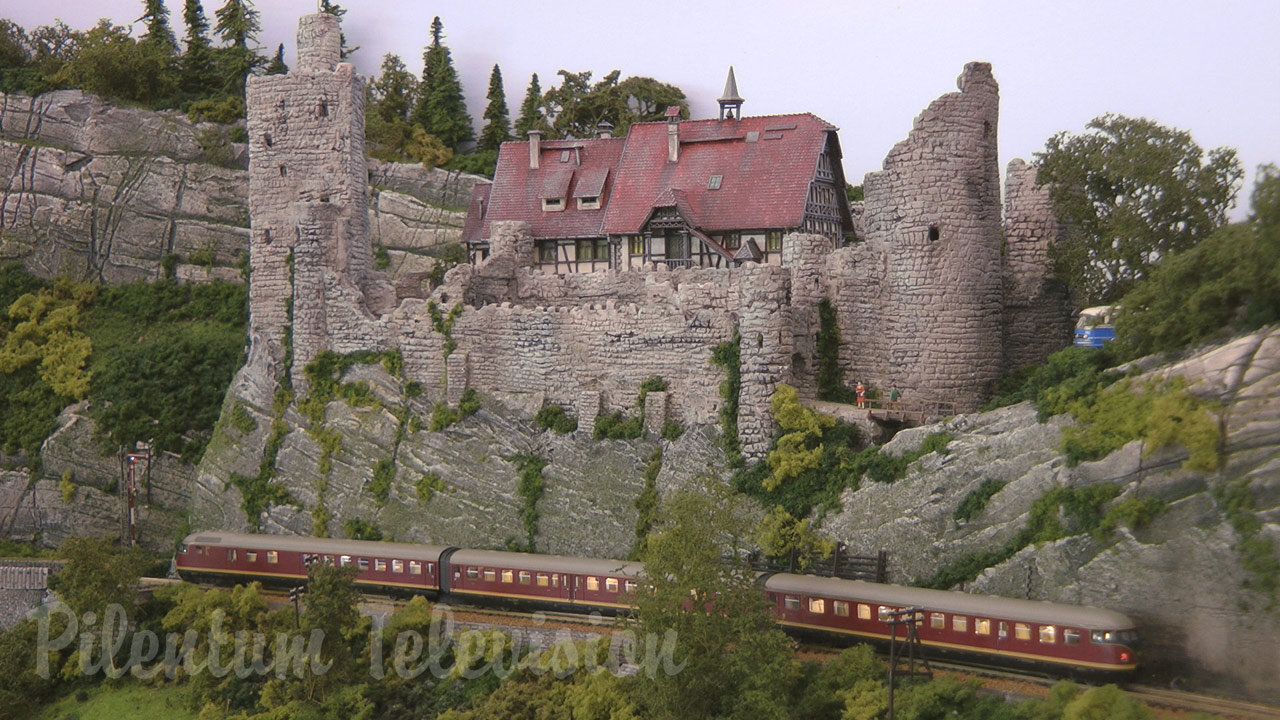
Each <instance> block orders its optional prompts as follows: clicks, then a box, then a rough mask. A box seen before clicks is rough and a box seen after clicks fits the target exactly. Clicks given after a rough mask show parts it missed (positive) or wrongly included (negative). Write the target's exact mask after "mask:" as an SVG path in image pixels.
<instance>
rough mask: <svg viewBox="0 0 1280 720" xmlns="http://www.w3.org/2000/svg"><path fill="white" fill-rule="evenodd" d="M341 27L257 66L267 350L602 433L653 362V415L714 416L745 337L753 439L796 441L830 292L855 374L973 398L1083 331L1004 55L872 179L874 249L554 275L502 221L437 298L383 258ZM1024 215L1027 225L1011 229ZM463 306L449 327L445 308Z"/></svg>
mask: <svg viewBox="0 0 1280 720" xmlns="http://www.w3.org/2000/svg"><path fill="white" fill-rule="evenodd" d="M339 50H340V31H339V26H338V20H337V18H335V17H333V16H331V15H327V14H316V15H309V16H306V17H304V18H302V20H301V22H300V23H299V31H298V63H297V67H296V69H294V70H292V71H291V72H289V73H288V74H286V75H272V76H262V77H255V78H251V79H250V83H249V87H248V117H249V120H248V131H249V140H250V163H249V172H250V196H251V199H250V213H251V234H252V241H251V256H250V260H251V263H252V281H251V293H250V298H251V308H250V332H251V345H252V352H251V353H250V358H251V359H250V362H251V363H254V362H265V363H270V364H271V366H272V367H271V368H270V370H271V371H273V372H274V375H275V376H276V377H281V376H282V374H283V373H285V372H286V369H287V372H288V373H289V375H290V377H291V380H292V382H293V384H294V386H296V387H303V386H304V385H305V376H304V374H303V368H304V367H305V365H306V363H307V362H309V361H310V360H311V359H313V358H315V357H316V355H317V354H318V353H319V352H321V351H324V350H331V351H334V352H339V353H349V352H354V351H358V350H397V351H399V352H400V353H401V355H402V356H403V358H404V373H405V376H406V378H408V379H411V380H415V381H418V382H420V383H421V384H422V385H423V387H425V388H427V389H428V392H433V393H435V394H436V396H437V398H436V399H440V400H445V401H448V402H456V401H457V399H458V398H459V397H460V396H461V394H462V392H463V390H465V389H467V388H475V389H476V390H478V391H479V392H480V393H482V394H484V395H486V396H487V397H491V398H493V399H496V400H498V401H502V402H505V403H507V404H509V405H512V406H515V407H525V408H528V407H534V408H536V407H539V406H541V405H543V404H545V403H554V404H558V405H561V406H564V407H565V408H566V409H568V410H569V411H570V412H572V413H574V414H576V415H577V416H578V418H579V421H580V428H581V429H583V430H588V431H589V430H590V429H591V427H592V424H593V423H594V421H595V417H596V415H597V414H599V413H601V412H608V411H612V410H618V409H624V408H630V407H633V406H634V404H635V398H636V393H637V391H638V388H639V386H640V384H641V383H642V382H643V381H644V380H645V379H646V378H648V377H650V376H653V375H659V376H662V377H663V378H664V379H666V380H667V382H668V383H669V386H670V387H669V391H668V392H667V393H665V394H655V395H656V396H654V395H651V396H650V397H651V398H652V399H653V402H654V405H652V406H651V407H647V408H645V412H646V425H647V426H648V427H660V424H661V421H662V420H664V419H672V420H675V421H678V422H680V423H682V424H685V425H695V424H712V423H715V422H717V416H718V413H719V410H720V407H721V405H722V403H723V400H722V399H721V397H720V393H719V387H720V383H721V381H722V380H723V379H724V371H723V370H722V369H720V368H718V367H715V366H713V365H712V364H711V363H710V362H709V361H710V357H711V354H712V351H713V349H714V348H715V347H716V346H717V345H720V344H723V343H726V342H730V341H732V340H733V339H734V338H735V337H736V338H737V339H738V343H739V353H740V375H741V390H740V395H739V412H738V418H737V426H738V433H739V440H740V443H741V446H742V448H743V453H744V455H746V456H747V457H748V458H751V459H759V458H761V457H763V456H764V454H765V452H766V451H767V449H768V447H769V445H770V443H771V441H772V438H773V419H772V416H771V413H770V409H769V398H770V395H771V394H772V393H773V390H774V388H775V387H776V386H777V385H778V384H780V383H789V384H793V385H795V386H796V387H797V388H798V389H799V391H800V394H801V396H802V397H809V398H812V397H814V396H815V394H816V380H815V371H816V366H817V358H816V348H815V341H814V338H815V335H816V333H817V329H818V304H819V303H820V302H821V301H822V300H823V299H824V298H826V299H829V300H830V301H831V302H832V304H833V306H834V307H835V309H836V311H837V318H838V324H839V329H840V335H841V345H840V361H841V363H842V365H843V367H844V368H845V370H844V373H845V374H844V377H845V379H846V382H849V383H850V384H852V383H853V382H856V381H863V382H866V383H867V384H869V385H872V386H874V387H878V388H882V389H884V390H885V391H886V392H887V390H888V388H890V387H897V388H898V389H900V390H901V391H902V393H903V395H904V397H905V398H912V397H915V398H933V399H944V400H947V401H949V402H950V403H953V404H954V406H955V408H956V409H957V410H958V411H971V410H975V409H977V407H978V406H979V405H980V404H981V403H982V402H983V401H984V400H985V399H986V398H987V397H988V396H989V394H990V392H991V390H992V387H993V385H994V383H995V382H996V381H997V380H998V379H999V377H1000V376H1001V374H1002V372H1003V371H1005V370H1007V369H1009V368H1010V367H1011V366H1012V365H1014V364H1022V363H1026V362H1032V361H1035V360H1038V359H1042V358H1043V357H1044V356H1045V355H1046V354H1047V353H1048V352H1051V351H1053V350H1056V349H1058V348H1060V347H1063V346H1065V345H1066V344H1068V343H1069V341H1070V326H1069V324H1068V319H1069V315H1068V312H1069V309H1068V308H1067V307H1066V305H1065V303H1064V302H1063V300H1064V296H1063V295H1062V293H1061V292H1060V291H1059V289H1058V288H1056V287H1055V286H1053V284H1052V283H1051V282H1050V281H1049V280H1048V277H1049V268H1048V261H1047V253H1046V251H1047V247H1048V244H1049V243H1050V242H1052V239H1053V237H1054V235H1055V233H1056V232H1057V227H1058V226H1057V224H1056V223H1055V222H1054V221H1053V218H1052V213H1051V212H1050V209H1049V205H1048V203H1047V196H1046V194H1045V192H1044V189H1043V188H1037V187H1036V186H1035V183H1034V178H1033V176H1031V175H1030V174H1029V173H1031V172H1032V171H1031V170H1030V169H1029V168H1026V166H1025V165H1024V164H1021V162H1020V161H1015V164H1014V165H1012V166H1011V169H1010V180H1009V186H1010V189H1009V191H1008V193H1007V203H1006V205H1005V208H1004V216H1003V223H1002V216H1001V203H1000V178H999V170H998V165H997V146H996V125H997V121H998V110H999V93H998V87H997V84H996V81H995V79H994V78H993V76H992V73H991V67H990V65H988V64H986V63H970V64H968V65H966V66H965V69H964V72H963V73H962V74H961V76H960V78H959V82H958V86H959V91H958V92H953V93H948V94H946V95H944V96H942V97H940V98H938V99H937V100H936V101H934V102H933V103H932V104H930V105H929V107H928V108H927V109H926V110H925V111H924V112H923V113H922V114H921V115H920V116H919V117H918V118H917V119H916V122H915V127H914V128H913V129H912V131H911V132H910V134H909V135H908V137H907V138H906V139H905V140H904V141H902V142H900V143H899V144H898V145H896V146H895V147H894V148H893V149H892V151H891V152H890V153H889V155H888V157H887V158H886V160H885V163H884V169H883V170H882V171H880V172H875V173H871V174H869V175H868V176H867V178H866V183H865V188H866V200H865V203H864V205H863V208H862V209H861V212H862V215H861V221H862V223H863V225H864V230H863V231H862V232H861V233H860V235H861V238H860V241H859V242H855V243H852V244H850V245H848V246H846V247H842V248H838V249H836V248H834V247H833V243H832V241H831V240H830V239H829V238H828V237H824V236H822V235H814V234H806V233H792V234H790V235H787V236H786V237H785V238H784V240H783V246H782V250H781V264H780V265H770V264H756V263H752V262H747V263H745V264H744V265H742V266H740V267H725V268H676V269H670V268H667V267H666V266H662V265H650V266H647V267H644V268H639V269H627V270H622V271H618V270H607V271H601V272H588V273H578V274H568V275H554V274H546V273H543V272H539V271H537V269H536V268H535V267H534V265H535V258H534V242H533V238H532V235H531V234H530V231H529V228H528V226H527V225H526V224H524V223H522V222H505V221H504V222H494V223H493V227H492V228H491V232H490V247H489V257H488V258H487V259H486V260H484V261H483V262H481V263H480V264H479V265H477V266H470V265H464V266H460V267H457V268H454V269H453V270H451V271H449V273H448V274H447V275H446V276H445V279H444V282H443V284H442V285H441V286H440V287H437V288H435V289H434V290H432V291H431V292H430V294H429V295H427V294H426V293H424V292H421V291H417V290H416V289H414V288H405V287H401V286H392V285H391V283H390V282H389V281H388V280H387V279H386V278H385V276H383V275H382V274H381V273H379V272H376V271H374V270H372V269H371V251H370V245H369V239H368V220H367V212H368V211H367V208H366V200H365V198H366V189H367V183H368V179H367V171H366V167H367V165H366V162H365V159H364V82H363V80H361V79H360V78H359V77H358V76H357V75H356V74H355V73H354V71H353V69H352V67H351V66H350V65H349V64H346V63H341V62H339V56H340V52H339ZM1002 228H1003V232H1002ZM454 308H457V310H456V313H457V314H456V317H455V318H454V319H453V320H452V322H451V324H450V325H448V326H447V327H444V326H442V324H441V323H439V322H438V321H437V322H433V319H432V314H433V313H435V314H436V315H437V317H440V316H441V314H443V315H448V314H449V313H450V312H451V311H453V310H454Z"/></svg>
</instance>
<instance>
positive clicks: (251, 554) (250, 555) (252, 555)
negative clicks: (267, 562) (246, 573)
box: [244, 551, 258, 562]
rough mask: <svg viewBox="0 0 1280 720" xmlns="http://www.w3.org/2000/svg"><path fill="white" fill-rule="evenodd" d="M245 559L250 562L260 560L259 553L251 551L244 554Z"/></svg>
mask: <svg viewBox="0 0 1280 720" xmlns="http://www.w3.org/2000/svg"><path fill="white" fill-rule="evenodd" d="M244 559H245V560H246V561H248V562H258V553H256V552H253V551H249V552H246V553H245V554H244Z"/></svg>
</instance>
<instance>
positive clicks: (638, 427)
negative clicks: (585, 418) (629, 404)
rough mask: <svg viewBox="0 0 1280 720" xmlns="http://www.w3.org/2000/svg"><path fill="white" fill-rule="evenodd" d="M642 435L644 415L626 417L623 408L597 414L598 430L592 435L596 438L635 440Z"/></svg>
mask: <svg viewBox="0 0 1280 720" xmlns="http://www.w3.org/2000/svg"><path fill="white" fill-rule="evenodd" d="M641 435H644V418H643V417H641V416H639V415H635V416H632V417H626V416H624V415H623V414H622V411H621V410H615V411H613V412H612V413H601V414H600V415H597V416H596V430H595V433H594V434H593V435H592V437H593V438H594V439H596V440H604V439H606V438H607V439H609V440H634V439H636V438H638V437H640V436H641Z"/></svg>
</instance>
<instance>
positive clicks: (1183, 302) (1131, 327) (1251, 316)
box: [1114, 165, 1280, 358]
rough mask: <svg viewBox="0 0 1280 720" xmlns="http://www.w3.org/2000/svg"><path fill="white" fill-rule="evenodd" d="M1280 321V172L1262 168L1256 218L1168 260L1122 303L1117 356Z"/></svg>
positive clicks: (1223, 230)
mask: <svg viewBox="0 0 1280 720" xmlns="http://www.w3.org/2000/svg"><path fill="white" fill-rule="evenodd" d="M1276 321H1280V170H1277V168H1276V167H1275V166H1274V165H1264V166H1262V167H1261V168H1259V169H1258V176H1257V181H1256V184H1255V185H1254V190H1253V217H1252V218H1250V219H1249V221H1248V222H1245V223H1239V224H1236V225H1229V226H1227V227H1223V228H1220V229H1218V230H1217V231H1215V232H1214V233H1213V234H1212V235H1210V236H1209V237H1208V239H1206V240H1205V241H1204V242H1201V243H1200V244H1199V245H1196V246H1195V247H1193V248H1191V249H1189V250H1185V251H1183V252H1180V253H1177V254H1174V255H1171V256H1169V257H1167V258H1165V259H1164V260H1161V261H1160V263H1159V264H1157V265H1156V266H1155V267H1154V268H1152V270H1151V272H1150V274H1149V276H1148V277H1147V278H1146V279H1145V280H1144V281H1142V282H1139V283H1137V284H1136V285H1135V286H1134V288H1133V290H1132V291H1130V292H1129V293H1127V294H1126V295H1125V296H1124V298H1123V299H1122V300H1121V301H1120V313H1119V315H1118V316H1117V318H1116V342H1115V344H1114V345H1115V349H1116V351H1117V352H1118V353H1119V354H1120V355H1121V356H1122V357H1125V358H1135V357H1141V356H1143V355H1147V354H1150V353H1154V352H1166V351H1172V350H1178V349H1181V348H1183V347H1186V346H1187V345H1191V344H1194V343H1200V342H1205V341H1207V340H1210V339H1213V338H1214V337H1215V336H1218V335H1227V334H1230V333H1232V332H1240V331H1245V330H1252V329H1254V328H1257V327H1261V326H1262V325H1266V324H1269V323H1274V322H1276Z"/></svg>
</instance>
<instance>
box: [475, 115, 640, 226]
mask: <svg viewBox="0 0 1280 720" xmlns="http://www.w3.org/2000/svg"><path fill="white" fill-rule="evenodd" d="M626 142H627V139H626V138H590V139H587V140H544V141H542V143H541V145H540V147H541V153H540V155H539V160H538V169H537V170H532V169H530V168H529V143H528V141H522V142H507V143H503V144H502V149H501V150H499V151H498V167H497V169H496V170H495V172H494V174H493V191H492V193H491V194H490V196H489V211H488V212H487V213H486V214H485V218H484V225H483V228H482V231H481V232H482V234H481V235H480V237H481V238H487V237H489V224H490V223H491V222H493V221H494V220H524V221H525V222H527V223H529V226H530V230H531V231H532V232H533V236H534V237H539V238H577V237H600V236H601V232H600V222H601V220H602V219H603V218H604V209H603V208H604V203H606V202H608V198H609V196H610V194H611V193H612V188H611V186H612V185H613V184H615V183H616V177H617V175H616V173H614V172H610V171H611V170H613V169H614V168H615V167H616V166H617V164H618V158H619V157H620V156H621V155H622V148H623V146H624V145H625V144H626ZM562 157H563V158H564V161H563V162H562V161H561V158H562ZM584 185H589V186H591V187H590V188H589V189H591V190H594V191H595V192H596V194H598V195H601V196H602V197H601V198H600V200H601V209H599V210H579V209H578V203H577V202H576V201H574V200H571V199H570V198H574V197H578V196H580V195H582V194H583V193H581V192H579V191H578V188H580V187H582V186H584ZM596 185H599V186H600V189H599V190H596V187H595V186H596ZM545 197H561V198H565V204H564V209H563V210H559V211H554V212H543V211H542V199H543V198H545Z"/></svg>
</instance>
